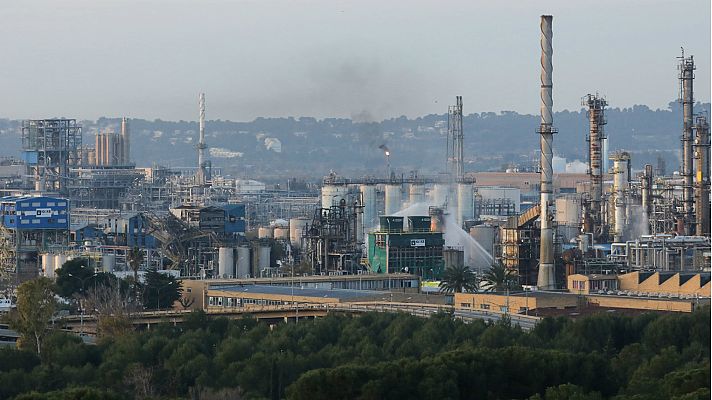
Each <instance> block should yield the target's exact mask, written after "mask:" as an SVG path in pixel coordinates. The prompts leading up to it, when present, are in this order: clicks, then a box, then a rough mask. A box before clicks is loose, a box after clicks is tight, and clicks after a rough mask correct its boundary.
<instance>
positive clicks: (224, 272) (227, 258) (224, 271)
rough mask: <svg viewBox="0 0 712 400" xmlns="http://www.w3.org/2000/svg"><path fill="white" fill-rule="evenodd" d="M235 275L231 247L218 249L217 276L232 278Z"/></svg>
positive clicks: (233, 256) (233, 255)
mask: <svg viewBox="0 0 712 400" xmlns="http://www.w3.org/2000/svg"><path fill="white" fill-rule="evenodd" d="M234 275H235V254H234V249H233V248H232V247H220V248H219V249H218V278H232V277H233V276H234Z"/></svg>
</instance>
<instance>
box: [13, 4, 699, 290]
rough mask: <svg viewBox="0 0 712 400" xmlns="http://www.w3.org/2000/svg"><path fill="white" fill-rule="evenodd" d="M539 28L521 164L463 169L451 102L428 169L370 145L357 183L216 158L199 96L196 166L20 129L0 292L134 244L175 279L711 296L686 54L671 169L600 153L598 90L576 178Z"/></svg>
mask: <svg viewBox="0 0 712 400" xmlns="http://www.w3.org/2000/svg"><path fill="white" fill-rule="evenodd" d="M540 29H541V38H540V45H541V58H540V64H541V71H540V99H541V103H540V122H539V125H538V126H531V131H530V133H529V134H531V135H538V136H537V137H538V138H539V142H540V148H539V149H538V168H537V170H536V172H531V171H528V172H524V171H522V172H519V171H518V170H516V169H508V170H506V171H504V170H503V171H500V172H476V171H471V170H468V169H467V168H466V164H465V160H466V154H465V150H464V149H465V146H464V140H465V134H464V133H465V132H466V131H467V130H468V129H469V128H470V127H468V126H467V125H466V124H464V123H463V113H464V106H463V97H462V96H454V104H453V105H451V106H449V107H447V110H445V109H443V112H445V111H447V122H446V127H444V128H443V129H446V131H447V132H446V135H445V137H444V140H443V141H442V142H443V143H442V146H443V147H444V148H445V154H446V157H445V159H443V160H441V162H440V163H441V165H442V170H441V171H438V172H433V171H428V172H419V171H407V172H405V171H400V170H398V169H397V168H394V167H393V166H392V163H391V159H392V157H394V156H395V154H394V153H393V151H396V150H393V149H391V148H389V147H388V146H387V145H386V143H385V142H384V143H382V144H380V145H379V146H374V148H376V147H377V148H378V150H377V151H382V153H383V164H382V165H372V166H369V167H371V168H370V170H371V171H372V174H369V175H362V176H345V175H342V174H340V173H339V172H338V166H334V169H333V170H330V171H319V172H318V173H319V174H320V175H322V176H324V177H323V179H322V180H321V181H320V182H311V183H309V184H305V185H300V186H298V187H292V186H290V183H289V182H288V183H287V185H268V184H265V183H263V182H260V181H258V180H256V179H247V178H235V177H233V176H231V175H229V174H224V173H223V171H222V170H221V168H220V167H219V166H213V163H212V162H211V160H210V157H211V154H213V153H212V152H211V147H210V146H211V145H212V143H211V144H209V143H208V141H207V140H206V125H209V121H206V113H209V107H208V105H207V103H206V96H205V94H204V93H200V94H199V96H198V101H197V106H198V107H197V108H198V110H197V111H198V112H197V116H198V127H199V128H198V134H197V141H196V142H193V143H197V144H195V145H194V147H195V150H196V152H195V155H196V162H195V163H194V164H193V165H192V166H187V167H186V166H184V167H166V166H161V165H153V166H150V167H139V166H137V165H136V164H135V163H134V162H132V155H131V152H132V148H133V149H135V148H136V147H137V146H141V143H136V142H134V143H131V141H132V140H135V139H133V137H132V134H131V129H132V120H131V119H130V118H127V117H123V118H120V120H117V121H120V122H119V123H117V124H115V125H110V124H108V126H106V127H104V128H102V129H100V130H98V131H97V132H95V133H92V134H90V133H88V132H86V131H85V130H83V127H82V124H81V123H80V122H78V120H77V119H72V118H53V119H32V120H26V121H23V123H22V126H21V129H20V137H21V143H22V152H21V155H20V160H21V161H20V162H19V164H18V165H19V166H20V168H21V169H22V171H23V172H22V179H21V180H19V181H17V180H15V181H12V180H8V182H11V184H7V185H5V186H4V187H2V188H1V189H0V192H1V193H2V196H3V197H2V198H0V209H1V210H0V211H1V212H2V219H0V241H1V243H2V247H1V249H0V279H1V284H2V285H3V288H4V289H8V290H12V288H14V287H16V286H17V285H18V284H20V283H21V282H23V281H25V280H28V279H31V278H33V277H36V276H40V275H44V276H47V277H53V276H54V274H55V270H56V269H58V268H60V267H61V266H62V265H63V263H64V262H66V261H67V260H71V259H74V258H85V259H88V260H90V262H91V264H92V265H91V266H92V267H93V268H96V270H102V271H106V272H112V273H115V274H117V275H121V274H124V275H126V274H129V271H130V270H131V268H130V266H129V261H128V254H129V253H130V252H131V251H132V250H133V249H138V250H140V251H141V252H142V253H143V254H144V256H143V257H142V265H141V267H140V269H141V270H146V269H149V268H155V269H157V270H160V271H172V273H174V274H177V275H178V276H180V277H181V278H182V279H186V280H211V279H214V280H220V282H230V281H231V280H232V281H237V280H246V279H266V278H270V279H280V278H285V277H294V276H300V277H309V276H337V275H338V276H344V275H345V276H352V275H353V276H377V275H379V274H383V276H388V275H390V274H406V275H408V276H412V278H409V279H415V280H416V281H417V282H420V284H422V285H423V287H424V288H425V287H426V286H427V285H426V283H428V282H439V281H440V280H441V279H442V277H443V274H444V271H446V270H447V269H448V268H451V267H467V268H469V269H470V270H471V271H473V273H475V274H476V275H477V276H478V277H482V276H483V275H484V274H485V273H487V271H489V270H490V269H491V268H492V267H493V266H497V265H500V266H503V267H504V268H506V269H507V270H508V271H509V273H511V274H512V276H514V277H516V281H517V284H518V285H519V286H520V287H523V288H527V289H528V290H532V291H533V290H536V291H540V292H544V291H561V290H568V291H577V290H578V288H579V286H578V283H576V285H577V286H576V287H572V285H573V283H574V282H580V281H581V279H583V280H585V281H586V282H589V281H592V282H596V284H597V285H599V286H596V288H597V289H596V290H598V291H601V292H606V293H608V292H611V293H608V294H610V295H620V296H624V295H629V294H630V293H624V294H622V293H620V292H621V290H620V288H621V287H624V286H625V285H628V286H631V285H632V284H629V283H630V282H629V281H630V279H629V278H623V277H627V276H632V275H630V274H639V275H636V276H644V275H645V274H650V273H656V274H660V275H659V276H660V277H661V278H660V279H661V280H662V279H663V278H662V277H663V274H665V275H664V276H665V277H671V276H673V275H675V274H677V275H675V276H678V278H679V277H681V276H683V275H684V276H688V275H690V274H696V276H699V279H697V280H696V281H695V282H699V287H698V288H695V290H693V292H695V293H698V295H701V296H703V297H709V296H710V133H709V122H708V116H707V115H705V114H703V113H700V112H697V111H699V110H695V101H694V100H695V99H694V96H693V87H694V81H695V74H694V73H695V60H694V58H693V56H692V55H687V54H685V53H684V51H683V53H682V55H681V56H680V57H679V59H678V60H679V61H678V76H677V79H678V81H679V88H680V93H679V102H680V104H681V105H682V109H683V119H682V121H680V138H681V140H680V153H681V155H682V157H681V159H682V163H681V165H680V168H679V172H675V173H671V174H670V173H668V174H666V173H665V171H660V169H658V168H655V167H654V166H653V165H652V164H646V165H644V167H643V168H642V169H641V170H636V169H635V168H634V167H633V165H634V164H633V161H634V157H635V154H636V153H635V152H634V151H633V150H635V149H609V148H608V133H609V132H615V131H616V126H611V125H609V124H608V121H607V118H606V112H607V108H606V107H607V106H608V99H607V98H605V97H604V96H602V95H600V94H599V92H597V91H596V90H601V89H605V88H591V92H590V93H588V94H583V93H582V94H583V97H582V100H581V104H582V106H583V107H584V108H585V110H586V116H587V121H586V122H587V124H588V131H583V132H566V134H567V135H575V136H576V137H578V138H580V143H581V145H582V146H586V148H587V149H588V159H587V170H586V173H564V172H560V171H558V172H557V170H556V168H555V165H554V164H555V156H554V155H555V153H556V149H557V134H558V130H557V128H556V122H555V121H554V112H553V107H554V98H553V85H554V77H555V74H554V65H555V64H556V62H555V60H556V58H555V57H554V56H555V54H554V40H553V39H554V37H553V18H552V16H548V15H545V16H542V17H541V21H540ZM668 56H669V57H670V58H672V57H674V55H668ZM673 73H674V71H670V75H671V80H672V79H674V75H673ZM670 134H671V135H677V133H676V132H671V133H670ZM92 135H93V138H92V137H88V136H92ZM92 143H93V145H92ZM594 275H595V276H605V277H606V279H599V278H595V279H594V278H593V276H594ZM394 276H395V275H394ZM646 276H647V275H646ZM571 277H579V278H577V279H573V278H571ZM581 277H583V278H581ZM621 279H622V280H621ZM641 279H642V278H641ZM646 279H647V278H646ZM665 279H668V278H665ZM680 279H682V278H680ZM601 282H603V283H601ZM619 282H621V283H620V284H619ZM424 290H425V289H424ZM636 292H637V291H636ZM658 294H660V295H663V293H662V292H658ZM664 295H665V296H667V295H669V293H664ZM216 301H217V300H216Z"/></svg>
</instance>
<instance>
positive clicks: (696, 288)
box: [566, 272, 710, 299]
mask: <svg viewBox="0 0 712 400" xmlns="http://www.w3.org/2000/svg"><path fill="white" fill-rule="evenodd" d="M566 287H567V289H568V290H569V292H571V293H577V294H604V293H609V292H616V294H626V295H634V296H641V295H642V296H648V297H649V296H651V295H652V296H655V297H668V298H672V297H676V298H683V299H684V298H697V297H705V298H709V297H710V274H709V273H688V272H631V273H629V274H624V275H582V274H574V275H569V276H568V278H567V284H566ZM619 292H621V293H619Z"/></svg>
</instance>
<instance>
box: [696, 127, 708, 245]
mask: <svg viewBox="0 0 712 400" xmlns="http://www.w3.org/2000/svg"><path fill="white" fill-rule="evenodd" d="M693 148H694V153H695V234H696V235H697V236H709V234H710V176H709V173H710V172H709V171H710V125H709V123H708V122H707V118H705V117H703V116H698V117H697V118H696V120H695V144H694V146H693Z"/></svg>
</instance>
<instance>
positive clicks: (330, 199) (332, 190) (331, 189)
mask: <svg viewBox="0 0 712 400" xmlns="http://www.w3.org/2000/svg"><path fill="white" fill-rule="evenodd" d="M348 192H349V188H348V187H347V186H337V185H324V186H322V187H321V207H322V208H329V207H332V206H338V205H339V202H340V201H341V200H342V199H343V200H347V198H346V197H347V195H348Z"/></svg>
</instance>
